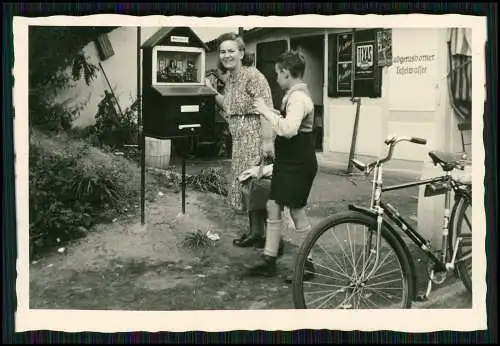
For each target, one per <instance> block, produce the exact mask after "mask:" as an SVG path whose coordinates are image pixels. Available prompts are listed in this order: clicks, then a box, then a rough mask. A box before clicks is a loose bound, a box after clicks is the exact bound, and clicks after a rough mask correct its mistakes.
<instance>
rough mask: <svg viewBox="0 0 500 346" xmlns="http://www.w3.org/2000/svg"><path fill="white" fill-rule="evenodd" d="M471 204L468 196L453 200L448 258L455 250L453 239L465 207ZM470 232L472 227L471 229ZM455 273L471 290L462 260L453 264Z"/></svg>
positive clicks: (459, 227) (458, 253) (461, 221)
mask: <svg viewBox="0 0 500 346" xmlns="http://www.w3.org/2000/svg"><path fill="white" fill-rule="evenodd" d="M469 206H471V203H470V199H469V197H466V196H460V198H458V200H457V201H456V202H455V206H454V208H453V210H454V213H453V216H452V218H451V220H452V221H451V225H452V231H451V234H450V237H448V248H449V249H450V258H451V256H453V252H454V250H455V248H454V247H455V239H456V237H457V236H459V235H460V233H459V232H460V230H461V229H462V228H461V226H462V224H463V222H464V218H465V216H466V214H465V212H466V210H467V208H468V207H469ZM471 233H472V229H471ZM460 254H461V247H459V249H458V250H457V258H460ZM455 273H456V275H457V276H458V277H459V279H460V280H461V281H462V283H463V284H464V286H465V288H466V289H467V290H468V291H469V292H472V278H471V276H470V275H469V273H468V271H467V265H466V263H464V262H458V263H456V264H455Z"/></svg>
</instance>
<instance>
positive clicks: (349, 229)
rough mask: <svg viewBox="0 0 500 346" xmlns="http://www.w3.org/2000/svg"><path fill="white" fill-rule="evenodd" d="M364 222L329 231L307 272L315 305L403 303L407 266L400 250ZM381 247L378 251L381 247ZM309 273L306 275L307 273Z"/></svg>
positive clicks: (307, 292) (307, 291) (308, 295)
mask: <svg viewBox="0 0 500 346" xmlns="http://www.w3.org/2000/svg"><path fill="white" fill-rule="evenodd" d="M376 242H377V232H376V231H375V230H370V229H368V228H367V227H366V226H364V225H358V224H341V225H338V226H336V227H335V228H334V229H329V230H327V231H326V232H324V233H323V234H322V235H321V236H320V238H319V239H318V240H317V241H316V242H315V244H314V246H313V248H312V250H311V251H310V255H311V258H312V261H311V263H312V265H311V266H310V268H305V270H304V274H307V273H309V274H314V276H313V277H312V278H310V279H308V280H305V279H304V281H303V291H304V293H303V294H304V299H305V303H306V305H307V307H308V308H310V309H321V308H330V309H363V308H364V309H373V308H387V307H392V308H393V307H397V305H398V304H400V303H401V302H402V301H403V300H404V299H403V296H404V294H405V292H404V291H405V285H404V281H403V271H402V268H401V266H400V263H399V261H398V258H397V256H396V253H395V252H394V250H393V249H392V248H391V247H390V246H388V244H386V243H385V242H384V239H382V238H380V246H379V247H377V246H376ZM377 248H378V251H377ZM304 276H305V275H304Z"/></svg>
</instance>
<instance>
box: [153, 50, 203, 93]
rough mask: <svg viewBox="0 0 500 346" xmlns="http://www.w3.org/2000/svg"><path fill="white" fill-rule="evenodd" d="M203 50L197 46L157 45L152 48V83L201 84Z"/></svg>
mask: <svg viewBox="0 0 500 346" xmlns="http://www.w3.org/2000/svg"><path fill="white" fill-rule="evenodd" d="M204 65H205V51H204V50H203V49H202V48H197V47H177V46H175V47H174V46H158V47H155V48H154V49H153V84H156V85H203V84H204V83H205V80H204V79H205V76H204V71H205V66H204Z"/></svg>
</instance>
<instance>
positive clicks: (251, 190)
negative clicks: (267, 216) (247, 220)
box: [241, 163, 271, 212]
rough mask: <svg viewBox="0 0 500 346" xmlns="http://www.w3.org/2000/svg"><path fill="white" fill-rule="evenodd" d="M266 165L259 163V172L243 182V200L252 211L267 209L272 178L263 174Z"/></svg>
mask: <svg viewBox="0 0 500 346" xmlns="http://www.w3.org/2000/svg"><path fill="white" fill-rule="evenodd" d="M263 167H264V165H263V164H262V163H261V164H259V174H258V176H257V177H251V178H249V179H247V180H246V181H244V182H243V183H241V184H242V192H243V202H244V205H245V206H246V209H247V210H248V211H249V212H250V211H255V210H260V209H266V204H267V200H268V199H269V194H270V192H271V178H269V177H265V176H263V174H262V170H263Z"/></svg>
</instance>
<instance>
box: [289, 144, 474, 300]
mask: <svg viewBox="0 0 500 346" xmlns="http://www.w3.org/2000/svg"><path fill="white" fill-rule="evenodd" d="M403 141H408V142H411V143H415V144H423V145H425V144H426V143H427V141H426V140H425V139H421V138H415V137H392V138H388V139H386V140H385V143H386V144H387V145H388V146H389V149H388V153H387V156H386V157H384V158H382V159H379V160H377V161H375V162H372V163H370V164H368V165H366V164H364V163H363V162H361V161H359V160H357V159H353V160H352V162H353V164H354V166H355V167H356V168H357V169H359V170H361V171H363V172H364V174H365V175H366V176H369V175H370V174H372V173H373V181H372V189H371V200H370V206H369V208H367V207H362V206H360V205H356V204H349V206H348V210H347V211H345V212H340V213H336V214H333V215H331V216H329V217H327V218H325V219H324V220H323V221H321V222H320V223H318V224H317V225H315V226H314V227H313V229H312V230H311V232H310V233H309V234H308V235H307V237H306V239H305V240H304V242H303V244H302V245H301V247H300V249H299V253H298V255H297V258H296V263H295V272H294V277H293V283H292V285H293V299H294V304H295V308H297V309H308V308H321V307H322V306H325V305H326V304H327V303H335V304H334V305H333V306H334V307H333V308H340V309H358V308H363V306H364V307H365V308H378V307H379V305H381V304H383V303H384V304H385V303H388V304H387V305H388V308H396V309H398V308H401V309H408V308H411V306H412V303H413V302H414V301H422V300H426V299H428V297H429V295H430V293H431V290H432V285H433V284H441V283H443V282H444V281H445V279H446V277H447V275H448V274H449V273H450V272H455V273H456V275H458V277H459V278H460V279H461V281H462V282H463V284H464V286H465V287H466V289H467V290H468V291H469V292H471V291H472V281H471V275H472V273H471V272H469V271H468V265H467V261H468V260H469V259H470V261H471V266H472V226H471V223H470V219H469V216H468V215H467V214H466V211H467V209H471V208H469V207H471V205H472V184H471V183H469V182H466V183H464V182H460V181H459V180H458V179H456V178H454V177H453V176H452V173H451V172H452V171H453V170H455V169H460V170H464V167H465V163H464V160H463V159H464V158H463V157H460V156H459V155H457V154H450V153H445V152H440V151H430V152H429V153H428V154H429V156H430V157H431V159H432V162H433V164H434V165H439V166H440V167H441V168H442V170H443V171H444V174H443V175H441V176H438V177H433V178H429V179H423V180H417V181H412V182H408V183H403V184H398V185H393V186H383V184H382V182H383V181H382V177H383V165H384V163H386V162H388V161H389V160H390V159H391V158H392V154H393V151H394V148H395V146H396V144H397V143H399V142H403ZM420 185H426V187H425V193H424V196H426V197H428V196H436V195H441V194H444V195H445V211H444V215H443V233H442V246H441V249H440V250H439V251H436V252H435V251H434V250H433V249H432V246H431V243H430V242H429V241H426V240H425V239H424V237H423V236H422V235H421V234H420V233H418V231H416V230H415V229H414V228H413V227H412V226H411V225H410V224H409V223H408V221H407V220H406V219H405V218H404V217H403V216H402V215H401V214H400V213H399V211H398V210H397V209H396V208H395V207H393V206H392V205H391V204H390V203H385V202H384V201H382V198H381V197H382V193H383V192H386V191H394V190H400V189H404V188H409V187H414V186H420ZM452 192H453V193H454V205H453V207H452V208H451V209H450V207H451V198H452V196H451V193H452ZM450 211H451V214H450ZM348 223H357V224H358V225H361V226H364V228H366V229H367V230H368V231H367V232H363V233H362V234H357V235H356V234H354V235H352V234H351V230H350V229H349V228H348V229H347V231H348V237H347V238H346V239H345V240H344V241H343V242H341V241H339V239H338V235H339V233H340V232H338V231H332V232H328V230H329V229H330V228H334V227H339V226H344V225H347V224H348ZM465 224H467V225H468V226H469V227H470V230H471V232H470V234H467V233H463V232H462V226H464V225H465ZM396 229H399V230H400V231H402V232H403V233H404V234H406V235H407V236H408V238H409V239H410V240H411V241H412V242H413V243H414V244H416V245H417V247H418V248H419V250H417V251H423V253H424V254H425V255H426V258H427V259H428V261H429V262H428V267H427V275H428V277H427V278H428V284H427V290H426V291H425V293H424V294H420V295H417V290H416V281H417V277H416V267H415V260H414V257H413V255H412V253H411V252H410V250H409V247H408V245H407V243H405V241H404V240H403V238H402V236H401V234H400V233H398V232H396ZM323 235H332V236H333V237H332V239H331V240H332V241H334V240H335V239H336V241H337V243H338V244H339V245H340V247H341V249H340V250H339V251H337V252H334V253H332V254H329V253H327V252H326V251H325V249H324V246H322V245H321V244H320V242H319V238H320V237H321V236H323ZM361 237H362V238H361ZM359 240H363V243H362V245H361V246H357V245H356V241H358V242H359ZM353 241H354V242H353ZM365 242H367V243H366V244H365ZM382 242H385V243H387V245H388V246H387V247H386V248H385V247H383V246H382ZM343 245H345V248H344V246H343ZM358 245H359V244H358ZM313 247H318V248H319V250H317V251H315V252H313V253H311V250H312V248H313ZM466 247H469V249H470V250H466ZM346 249H347V250H348V251H349V250H351V252H352V254H350V255H348V254H347V252H346ZM352 250H361V251H360V252H359V255H358V256H357V257H356V256H355V254H354V252H353V251H352ZM387 250H388V251H387ZM391 250H392V251H393V252H394V253H395V257H394V259H395V260H396V261H394V262H395V265H394V266H392V265H391V263H392V262H389V261H388V259H389V254H388V252H389V251H391ZM310 253H311V255H312V260H311V259H308V255H309V254H310ZM323 255H326V256H323ZM334 255H342V256H343V255H346V257H347V258H346V257H344V258H343V259H341V260H336V259H335V258H334V257H335V256H334ZM323 260H324V261H323ZM361 260H363V264H362V265H361V266H360V265H359V262H360V261H361ZM365 260H366V262H365ZM327 262H329V263H331V264H332V268H333V269H332V268H327V267H326V263H327ZM379 269H383V270H385V272H382V273H379V274H376V272H377V271H378V270H379ZM400 269H401V274H400V275H397V276H393V275H392V274H393V273H394V272H396V271H398V270H400ZM332 275H339V278H338V279H337V278H334V277H333V276H332ZM316 279H317V280H318V281H315V280H316ZM395 282H401V288H400V289H397V288H395V287H388V288H387V289H384V288H383V287H382V286H383V285H384V284H392V283H395ZM309 287H320V289H319V290H315V291H313V292H312V293H306V292H305V288H309ZM399 292H401V294H400V295H398V293H399ZM320 293H325V294H324V295H323V296H319V294H320ZM376 295H377V297H376V298H377V299H376V300H375V302H369V301H368V299H369V298H371V297H374V296H376ZM307 297H311V298H312V302H310V303H308V302H306V298H307ZM335 300H336V301H335ZM334 301H335V302H334ZM315 303H318V304H317V305H318V306H317V307H314V305H315ZM308 304H310V305H308Z"/></svg>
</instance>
